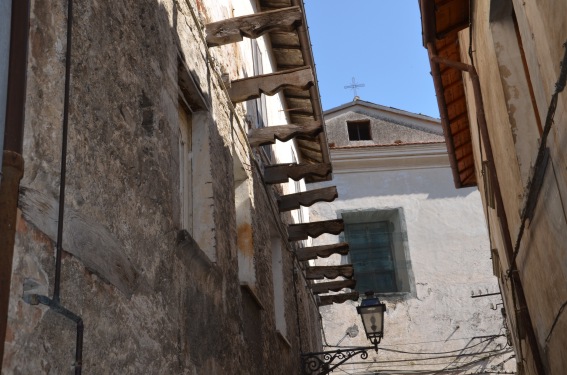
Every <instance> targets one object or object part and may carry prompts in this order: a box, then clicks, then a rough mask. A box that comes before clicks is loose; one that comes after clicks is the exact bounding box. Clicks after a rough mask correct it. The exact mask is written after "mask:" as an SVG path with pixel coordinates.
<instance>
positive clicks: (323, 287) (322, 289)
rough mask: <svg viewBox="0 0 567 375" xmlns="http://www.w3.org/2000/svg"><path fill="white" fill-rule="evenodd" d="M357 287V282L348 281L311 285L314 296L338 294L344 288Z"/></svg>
mask: <svg viewBox="0 0 567 375" xmlns="http://www.w3.org/2000/svg"><path fill="white" fill-rule="evenodd" d="M355 286H356V280H353V279H346V280H339V281H329V282H324V283H316V284H312V285H311V291H312V292H313V294H321V293H329V292H338V291H339V290H341V289H343V288H350V289H353V288H354V287H355Z"/></svg>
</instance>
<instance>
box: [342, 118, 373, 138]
mask: <svg viewBox="0 0 567 375" xmlns="http://www.w3.org/2000/svg"><path fill="white" fill-rule="evenodd" d="M347 128H348V139H349V140H351V141H370V140H372V137H371V135H370V121H348V122H347Z"/></svg>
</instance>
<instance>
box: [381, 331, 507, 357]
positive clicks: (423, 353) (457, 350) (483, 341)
mask: <svg viewBox="0 0 567 375" xmlns="http://www.w3.org/2000/svg"><path fill="white" fill-rule="evenodd" d="M500 336H503V335H498V336H494V337H492V338H488V339H485V340H482V341H480V342H478V343H476V344H474V345H471V346H465V347H464V348H462V349H456V350H449V351H446V352H408V351H403V350H396V349H386V348H382V347H380V350H382V351H385V352H393V353H401V354H416V355H426V354H427V355H436V354H450V353H457V352H462V351H463V350H467V349H471V348H474V347H475V346H478V345H480V344H482V343H485V342H487V341H493V340H494V339H495V338H496V337H500Z"/></svg>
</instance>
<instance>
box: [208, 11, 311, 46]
mask: <svg viewBox="0 0 567 375" xmlns="http://www.w3.org/2000/svg"><path fill="white" fill-rule="evenodd" d="M302 24H303V16H302V13H301V9H300V8H299V6H293V7H289V8H283V9H278V10H270V11H266V12H261V13H254V14H249V15H246V16H241V17H235V18H229V19H226V20H222V21H218V22H213V23H209V24H208V25H206V26H205V32H206V40H207V45H208V46H209V47H216V46H222V45H224V44H230V43H235V42H241V41H242V39H243V38H244V37H247V38H250V39H256V38H258V37H260V36H262V35H264V34H266V33H269V32H270V31H293V30H295V29H297V27H299V26H300V25H302Z"/></svg>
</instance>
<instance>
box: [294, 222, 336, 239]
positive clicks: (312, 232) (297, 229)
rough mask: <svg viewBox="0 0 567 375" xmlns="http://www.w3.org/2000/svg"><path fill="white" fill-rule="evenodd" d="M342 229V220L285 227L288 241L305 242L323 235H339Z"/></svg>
mask: <svg viewBox="0 0 567 375" xmlns="http://www.w3.org/2000/svg"><path fill="white" fill-rule="evenodd" d="M344 227H345V224H344V222H343V219H335V220H323V221H315V222H312V223H301V224H290V225H288V226H287V233H288V241H300V240H306V239H307V238H308V237H319V236H320V235H322V234H323V233H331V234H339V233H341V232H342V231H343V230H344Z"/></svg>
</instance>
